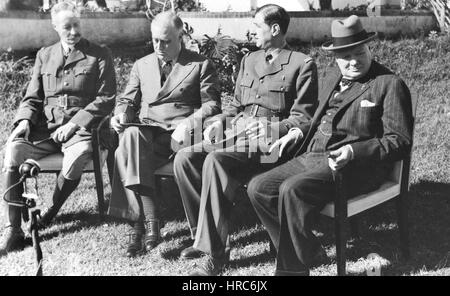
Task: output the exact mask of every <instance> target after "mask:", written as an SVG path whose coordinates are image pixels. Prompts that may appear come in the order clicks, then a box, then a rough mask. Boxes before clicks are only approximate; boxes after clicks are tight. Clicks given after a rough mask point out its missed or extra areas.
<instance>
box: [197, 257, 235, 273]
mask: <svg viewBox="0 0 450 296" xmlns="http://www.w3.org/2000/svg"><path fill="white" fill-rule="evenodd" d="M204 257H205V258H204V260H205V261H204V262H203V263H202V264H201V265H200V266H199V267H198V268H197V269H196V270H194V271H193V272H192V273H191V274H189V276H216V275H219V274H220V273H221V272H222V270H223V269H224V267H225V266H226V265H227V264H228V262H229V260H230V259H229V257H226V256H224V257H220V258H215V257H212V256H210V255H206V256H204Z"/></svg>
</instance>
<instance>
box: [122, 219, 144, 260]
mask: <svg viewBox="0 0 450 296" xmlns="http://www.w3.org/2000/svg"><path fill="white" fill-rule="evenodd" d="M144 233H145V228H144V224H143V223H139V222H136V223H135V224H134V227H133V229H132V230H131V231H130V232H129V233H128V247H127V253H126V255H127V257H129V258H133V257H136V256H138V255H141V254H143V253H145V246H144V243H143V238H144Z"/></svg>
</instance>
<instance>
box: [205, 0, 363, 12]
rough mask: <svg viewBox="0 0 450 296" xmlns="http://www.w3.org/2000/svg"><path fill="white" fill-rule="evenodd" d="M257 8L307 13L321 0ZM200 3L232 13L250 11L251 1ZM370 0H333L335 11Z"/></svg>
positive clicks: (260, 1)
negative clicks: (275, 7)
mask: <svg viewBox="0 0 450 296" xmlns="http://www.w3.org/2000/svg"><path fill="white" fill-rule="evenodd" d="M254 1H255V2H256V3H257V6H262V5H264V4H267V3H274V4H278V5H280V6H282V7H284V8H285V9H286V10H288V11H307V10H309V4H311V5H312V7H313V8H315V9H317V8H318V6H319V4H318V3H319V0H254ZM200 2H201V3H202V4H203V5H204V6H205V8H206V9H207V10H209V11H226V10H227V9H228V8H231V11H250V8H251V4H250V3H251V2H252V1H251V0H200ZM368 2H369V1H368V0H332V6H333V9H342V8H345V7H347V6H349V7H356V6H359V5H363V4H367V3H368Z"/></svg>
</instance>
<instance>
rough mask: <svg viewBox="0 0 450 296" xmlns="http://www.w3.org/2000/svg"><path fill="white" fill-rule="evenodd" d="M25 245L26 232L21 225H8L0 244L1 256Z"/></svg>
mask: <svg viewBox="0 0 450 296" xmlns="http://www.w3.org/2000/svg"><path fill="white" fill-rule="evenodd" d="M24 247H25V234H24V233H23V231H22V229H21V228H20V227H12V226H8V227H7V228H6V229H5V232H4V233H3V237H2V242H1V244H0V256H5V255H6V254H8V253H9V252H14V251H19V250H22V249H23V248H24Z"/></svg>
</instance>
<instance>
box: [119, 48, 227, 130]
mask: <svg viewBox="0 0 450 296" xmlns="http://www.w3.org/2000/svg"><path fill="white" fill-rule="evenodd" d="M220 104H221V103H220V91H219V83H218V78H217V73H216V70H215V68H214V66H213V64H212V62H211V61H210V60H208V59H207V58H205V57H204V56H202V55H199V54H197V53H195V52H193V51H190V50H187V49H185V48H182V50H181V52H180V54H179V56H178V59H177V61H176V63H174V65H173V68H172V71H171V73H170V75H169V76H168V77H167V80H166V81H165V83H164V84H163V85H162V86H161V70H160V67H159V62H158V58H157V56H156V54H154V53H152V54H150V55H147V56H145V57H143V58H141V59H139V60H138V61H136V63H135V64H134V65H133V68H132V70H131V73H130V78H129V82H128V85H127V87H126V89H125V92H124V93H123V95H122V97H121V98H120V99H119V100H118V103H117V106H116V108H115V111H114V112H115V114H120V113H124V112H125V113H126V114H127V118H128V120H129V121H134V122H138V123H141V124H144V125H150V126H159V127H161V128H163V129H165V130H173V129H175V128H176V126H177V124H178V123H179V122H180V121H184V120H186V121H188V122H189V124H190V127H191V128H192V129H194V128H196V127H198V126H199V127H201V123H202V120H203V119H204V118H206V117H208V116H211V115H214V114H216V113H218V112H220V108H221V106H220Z"/></svg>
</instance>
